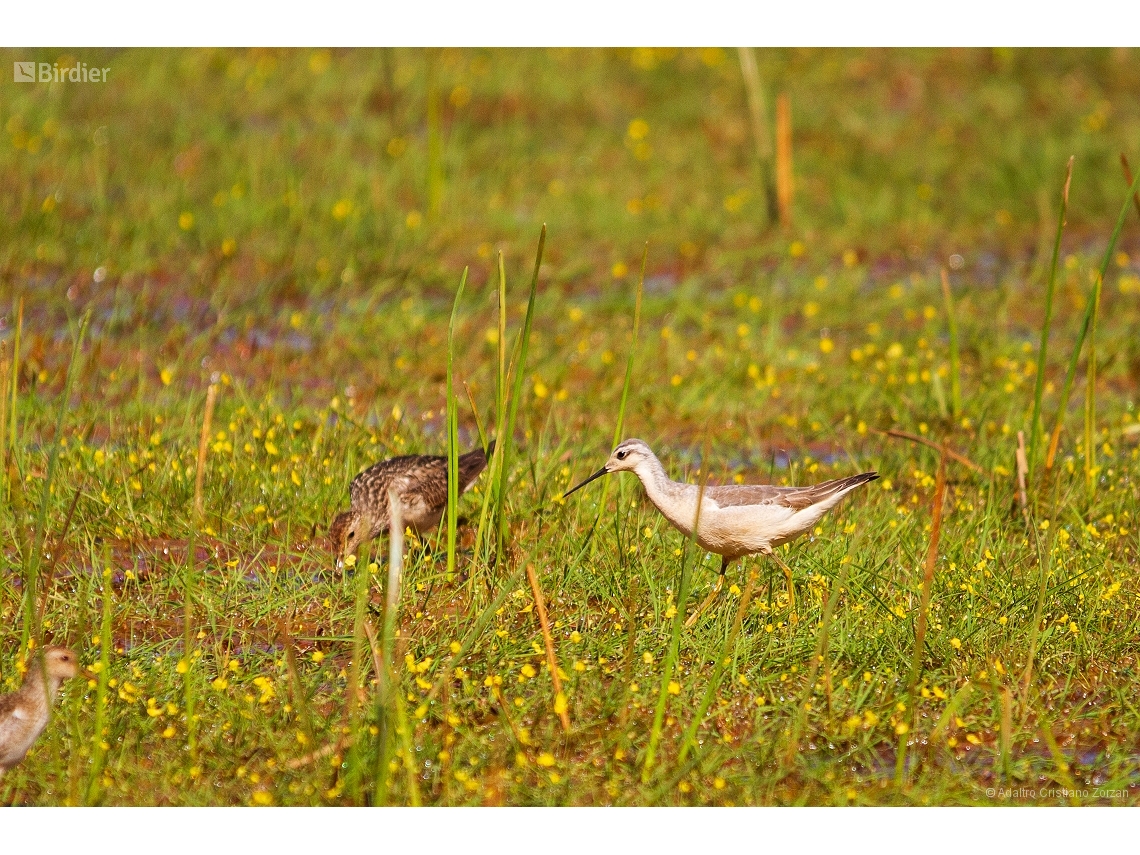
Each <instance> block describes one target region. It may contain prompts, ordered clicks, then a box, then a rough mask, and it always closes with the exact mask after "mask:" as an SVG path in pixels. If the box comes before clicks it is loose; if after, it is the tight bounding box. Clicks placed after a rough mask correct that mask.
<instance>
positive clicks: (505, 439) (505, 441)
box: [495, 223, 546, 564]
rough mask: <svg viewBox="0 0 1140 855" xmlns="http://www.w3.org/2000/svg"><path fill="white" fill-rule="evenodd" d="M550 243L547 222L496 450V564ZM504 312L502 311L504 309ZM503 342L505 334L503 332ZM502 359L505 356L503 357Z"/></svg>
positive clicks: (503, 537) (503, 533) (504, 530)
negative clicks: (537, 301) (541, 277)
mask: <svg viewBox="0 0 1140 855" xmlns="http://www.w3.org/2000/svg"><path fill="white" fill-rule="evenodd" d="M545 246H546V224H545V223H543V225H542V231H541V232H540V233H539V236H538V252H537V253H536V254H535V259H534V275H533V276H532V277H531V280H530V297H529V298H528V299H527V304H526V315H525V316H524V318H523V328H522V332H521V334H520V337H519V355H518V360H517V362H515V366H514V371H515V377H514V386H513V388H512V389H511V398H510V403H509V404H508V405H507V421H506V423H505V424H504V426H503V433H502V434H501V435H500V436H499V445H497V446H496V448H495V450H496V452H498V451H499V450H500V449H501V450H502V455H501V456H500V458H499V472H498V476H499V481H498V494H497V495H496V507H495V516H496V522H497V523H498V537H497V539H496V547H495V563H496V564H500V563H501V562H502V558H503V544H504V543H505V542H506V539H507V518H506V515H505V514H504V513H503V503H504V500H505V498H506V492H507V473H508V472H510V461H511V451H512V450H513V449H514V434H515V418H516V416H517V415H518V408H519V399H521V398H522V384H523V376H524V375H525V374H526V354H527V348H528V345H529V344H530V327H531V322H532V320H533V319H534V299H535V295H536V294H537V292H538V272H539V270H540V269H541V268H542V251H543V249H544V248H545ZM500 311H502V310H500ZM500 341H502V337H501V334H500ZM500 359H501V357H500Z"/></svg>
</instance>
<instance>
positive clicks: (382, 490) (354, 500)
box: [329, 440, 495, 566]
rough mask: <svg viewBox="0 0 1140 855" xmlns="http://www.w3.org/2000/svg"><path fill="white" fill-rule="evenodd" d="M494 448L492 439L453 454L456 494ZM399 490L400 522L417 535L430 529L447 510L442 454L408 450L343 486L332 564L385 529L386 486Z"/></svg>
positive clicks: (332, 528) (483, 465) (467, 485)
mask: <svg viewBox="0 0 1140 855" xmlns="http://www.w3.org/2000/svg"><path fill="white" fill-rule="evenodd" d="M494 451H495V441H494V440H491V444H490V445H489V446H488V447H487V450H486V451H483V449H481V448H476V449H474V450H473V451H468V452H467V453H466V454H461V455H459V494H460V495H462V494H463V493H464V492H466V491H467V490H468V489H470V487H471V486H472V485H473V484H474V483H475V479H476V478H478V477H479V473H480V472H482V471H483V470H484V469H485V468H486V466H487V457H488V456H489V455H491V454H493V453H494ZM389 487H395V488H396V489H397V491H398V492H399V495H400V504H401V506H402V509H403V513H402V519H403V520H404V525H406V526H410V527H411V529H412V531H414V532H416V533H417V534H418V533H420V532H427V531H432V530H434V529H435V528H436V526H438V525H439V521H440V520H441V519H442V518H443V513H444V511H446V510H447V458H446V457H443V456H439V455H434V454H433V455H427V454H409V455H406V456H404V457H392V458H390V459H388V460H381V461H380V462H379V463H375V464H373V465H372V466H369V467H368V468H367V469H365V470H364V471H363V472H361V473H360V474H359V475H357V476H356V477H355V478H353V479H352V483H351V484H350V485H349V487H348V495H349V508H348V510H347V511H342V512H341V513H339V514H337V517H336V519H334V520H333V522H332V525H331V526H329V536H330V537H331V538H332V545H333V551H334V552H335V553H336V557H337V564H338V566H340V565H341V564H342V563H343V562H344V559H346V558H347V557H348V556H349V555H353V554H355V553H356V550H358V549H359V548H360V547H361V545H362V544H365V543H367V542H368V541H370V540H372V538H374V537H376V536H378V535H381V534H383V533H384V532H386V531H387V530H388V488H389Z"/></svg>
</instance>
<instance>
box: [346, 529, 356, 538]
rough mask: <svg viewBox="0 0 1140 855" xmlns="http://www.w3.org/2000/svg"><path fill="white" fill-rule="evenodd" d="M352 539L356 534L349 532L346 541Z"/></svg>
mask: <svg viewBox="0 0 1140 855" xmlns="http://www.w3.org/2000/svg"><path fill="white" fill-rule="evenodd" d="M354 537H356V532H355V531H350V532H349V533H348V539H349V540H352V539H353V538H354Z"/></svg>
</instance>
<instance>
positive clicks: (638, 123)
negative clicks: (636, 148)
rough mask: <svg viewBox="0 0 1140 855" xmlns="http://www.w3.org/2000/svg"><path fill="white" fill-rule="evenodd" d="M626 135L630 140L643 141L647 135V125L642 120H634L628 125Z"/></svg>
mask: <svg viewBox="0 0 1140 855" xmlns="http://www.w3.org/2000/svg"><path fill="white" fill-rule="evenodd" d="M626 133H627V134H628V135H629V138H630V139H631V140H643V139H645V137H646V136H648V135H649V123H648V122H646V121H645V120H644V119H634V120H633V121H632V122H630V123H629V128H627V129H626Z"/></svg>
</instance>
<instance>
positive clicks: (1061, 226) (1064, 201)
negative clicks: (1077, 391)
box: [1029, 157, 1073, 478]
mask: <svg viewBox="0 0 1140 855" xmlns="http://www.w3.org/2000/svg"><path fill="white" fill-rule="evenodd" d="M1072 181H1073V158H1072V157H1070V158H1069V165H1068V167H1067V168H1066V170H1065V185H1064V187H1062V188H1061V213H1060V214H1059V215H1058V217H1057V234H1056V237H1054V238H1053V259H1052V261H1050V263H1049V284H1048V285H1047V286H1046V288H1045V320H1044V321H1042V323H1041V346H1040V348H1039V349H1038V351H1037V380H1036V382H1035V383H1034V386H1033V416H1032V421H1031V422H1030V429H1029V475H1030V478H1032V477H1033V470H1034V467H1036V466H1037V446H1038V445H1039V444H1040V442H1041V427H1042V426H1041V398H1042V397H1043V396H1044V393H1045V365H1046V353H1047V351H1048V347H1049V325H1050V323H1051V322H1052V319H1053V295H1054V294H1055V293H1056V291H1057V259H1058V258H1060V255H1061V235H1062V234H1063V233H1064V231H1065V212H1066V211H1068V210H1069V185H1070V184H1071V183H1072Z"/></svg>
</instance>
